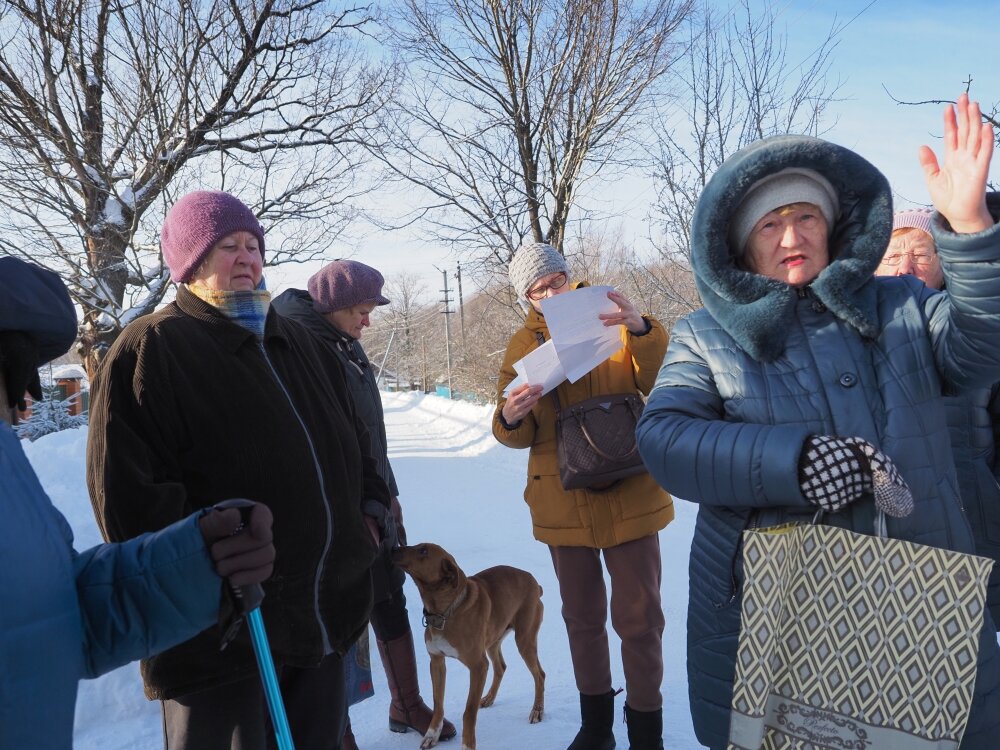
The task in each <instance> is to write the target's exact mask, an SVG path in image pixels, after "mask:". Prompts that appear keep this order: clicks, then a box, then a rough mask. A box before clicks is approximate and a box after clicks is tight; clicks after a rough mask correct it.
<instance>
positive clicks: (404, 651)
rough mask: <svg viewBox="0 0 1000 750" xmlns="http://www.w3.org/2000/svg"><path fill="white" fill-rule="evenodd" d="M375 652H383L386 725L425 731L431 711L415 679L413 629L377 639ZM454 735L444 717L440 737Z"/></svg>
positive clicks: (446, 737) (415, 661)
mask: <svg viewBox="0 0 1000 750" xmlns="http://www.w3.org/2000/svg"><path fill="white" fill-rule="evenodd" d="M377 643H378V652H379V653H380V654H381V655H382V666H383V667H384V668H385V676H386V679H387V681H388V682H389V694H390V695H391V696H392V703H390V704H389V729H391V730H392V731H393V732H405V731H407V730H409V729H415V730H417V731H418V732H419V733H420V734H425V733H426V732H427V727H428V726H429V725H430V723H431V714H432V713H433V712H432V711H431V709H430V708H428V707H427V704H426V703H424V701H423V699H422V698H421V697H420V683H419V682H418V681H417V656H416V654H415V653H414V651H413V633H412V631H409V630H408V631H406V633H405V634H404V635H401V636H400V637H399V638H397V639H396V640H394V641H386V642H382V641H377ZM454 736H455V725H454V724H452V723H451V722H450V721H448V720H447V719H445V720H444V723H443V724H442V726H441V736H440V739H442V740H448V739H451V738H452V737H454Z"/></svg>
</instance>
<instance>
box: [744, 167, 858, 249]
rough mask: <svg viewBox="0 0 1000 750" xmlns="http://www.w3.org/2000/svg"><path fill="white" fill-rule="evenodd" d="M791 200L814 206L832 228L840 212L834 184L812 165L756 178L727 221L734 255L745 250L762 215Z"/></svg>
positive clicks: (785, 204) (829, 227) (791, 201)
mask: <svg viewBox="0 0 1000 750" xmlns="http://www.w3.org/2000/svg"><path fill="white" fill-rule="evenodd" d="M790 203H812V204H813V205H815V206H817V207H818V208H819V210H820V213H822V214H823V218H825V219H826V226H827V229H833V225H834V222H835V221H836V220H837V218H838V216H839V215H840V199H839V198H838V197H837V191H836V190H834V188H833V185H831V184H830V181H829V180H827V179H826V178H825V177H824V176H823V175H821V174H820V173H819V172H817V171H816V170H814V169H800V168H797V167H789V168H788V169H782V170H781V171H780V172H775V173H774V174H769V175H768V176H767V177H762V178H761V179H759V180H757V182H755V183H754V184H753V185H751V186H750V189H749V190H747V194H746V195H745V196H744V197H743V202H742V203H740V205H739V207H738V208H737V209H736V211H735V212H734V213H733V218H732V219H731V220H730V222H729V244H730V246H731V247H732V249H733V252H735V253H736V254H737V255H742V254H743V252H744V251H745V250H746V244H747V240H748V239H749V238H750V232H752V231H753V228H754V225H756V223H757V222H758V221H760V219H761V217H762V216H764V215H765V214H767V213H769V212H771V211H773V210H774V209H776V208H781V207H782V206H787V205H789V204H790Z"/></svg>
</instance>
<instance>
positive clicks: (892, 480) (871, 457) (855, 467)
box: [799, 435, 913, 518]
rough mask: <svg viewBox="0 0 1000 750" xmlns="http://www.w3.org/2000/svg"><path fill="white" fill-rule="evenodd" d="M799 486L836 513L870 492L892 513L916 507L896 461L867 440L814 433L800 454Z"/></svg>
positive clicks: (905, 512)
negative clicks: (893, 461)
mask: <svg viewBox="0 0 1000 750" xmlns="http://www.w3.org/2000/svg"><path fill="white" fill-rule="evenodd" d="M799 486H800V487H801V488H802V494H803V495H804V496H805V497H806V499H807V500H808V501H809V502H811V503H812V504H813V505H816V506H818V507H820V508H822V509H823V510H825V511H828V512H830V513H835V512H836V511H838V510H840V509H841V508H843V507H844V506H846V505H848V504H849V503H853V502H854V501H855V500H858V499H860V498H861V497H863V496H864V495H866V494H872V495H874V497H875V505H877V506H878V507H879V508H880V509H881V510H882V512H883V513H885V514H886V515H888V516H895V517H897V518H902V517H903V516H908V515H909V514H910V513H911V512H912V511H913V495H912V494H911V493H910V488H909V487H908V486H907V484H906V481H905V480H904V479H903V477H902V476H901V475H900V473H899V470H898V469H897V468H896V466H895V464H893V463H892V461H891V460H890V459H889V457H888V456H886V455H885V454H884V453H882V452H881V451H880V450H878V449H877V448H876V447H875V446H874V445H872V444H871V443H869V442H868V441H867V440H862V439H861V438H857V437H849V438H841V437H833V436H830V435H810V436H809V437H808V438H806V441H805V443H803V445H802V453H801V455H800V456H799Z"/></svg>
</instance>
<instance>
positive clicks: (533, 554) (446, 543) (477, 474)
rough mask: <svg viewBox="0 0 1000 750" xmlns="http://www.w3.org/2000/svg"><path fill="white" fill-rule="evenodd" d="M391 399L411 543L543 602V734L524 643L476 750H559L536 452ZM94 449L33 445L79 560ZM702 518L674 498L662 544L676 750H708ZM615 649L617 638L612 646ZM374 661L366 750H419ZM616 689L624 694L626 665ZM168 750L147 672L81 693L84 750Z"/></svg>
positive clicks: (454, 700) (461, 682)
mask: <svg viewBox="0 0 1000 750" xmlns="http://www.w3.org/2000/svg"><path fill="white" fill-rule="evenodd" d="M383 402H384V404H385V412H386V425H387V428H388V437H389V455H390V458H391V460H392V465H393V470H394V472H395V474H396V478H397V480H398V483H399V487H400V493H401V494H400V502H401V503H402V505H403V512H404V518H405V522H406V529H407V535H408V537H409V541H410V543H411V544H413V543H417V542H422V541H426V542H434V543H436V544H440V545H441V546H443V547H444V548H445V549H447V550H448V551H449V552H451V553H452V554H453V555H454V556H455V558H456V559H457V560H458V562H459V564H460V565H461V566H462V568H463V569H464V570H465V571H466V573H475V572H477V571H479V570H482V569H483V568H487V567H490V566H492V565H500V564H507V565H516V566H517V567H520V568H524V569H526V570H528V571H530V572H531V573H532V574H534V576H535V577H536V578H537V579H538V581H539V582H540V583H541V585H542V588H543V589H544V591H545V594H544V597H543V601H544V603H545V607H546V611H545V620H544V622H543V623H542V630H541V633H540V636H539V638H540V640H539V648H538V651H539V657H540V660H541V662H542V667H543V668H544V669H545V672H546V694H545V703H546V706H545V709H546V710H545V717H544V719H543V721H542V722H541V723H540V724H534V725H529V724H528V720H527V719H528V711H529V710H530V709H531V704H532V683H531V677H530V675H529V674H528V670H527V669H526V668H525V666H524V664H523V663H522V662H521V660H520V657H519V656H518V654H517V650H516V649H515V648H514V645H513V643H512V642H510V643H507V644H505V655H506V659H507V663H508V670H507V674H506V676H505V678H504V682H503V684H502V686H501V688H500V694H499V696H498V698H497V702H496V704H495V705H494V706H493V707H491V708H488V709H483V710H482V711H481V712H480V714H479V721H478V727H477V738H478V743H477V744H478V747H479V748H480V750H501V749H502V750H512V749H518V750H520V749H521V748H532V749H533V750H534V749H537V750H562V749H563V748H565V747H566V746H567V745H568V744H569V742H570V740H571V739H572V738H573V735H574V734H575V733H576V730H577V728H578V727H579V702H578V694H577V692H576V687H575V685H574V682H573V671H572V666H571V664H570V657H569V649H568V646H567V644H566V633H565V629H564V627H563V623H562V618H561V617H560V615H559V606H560V605H559V593H558V592H559V589H558V586H557V584H556V580H555V576H554V575H553V573H552V565H551V562H550V559H549V554H548V550H547V548H546V547H545V546H544V545H543V544H540V543H539V542H536V541H535V540H534V539H533V538H532V536H531V522H530V518H529V515H528V510H527V506H525V504H524V501H523V499H522V490H523V487H524V477H525V469H526V463H527V451H513V450H510V449H508V448H505V447H503V446H501V445H499V444H498V443H496V441H495V440H494V439H493V436H492V434H491V432H490V417H491V414H492V410H491V409H490V408H488V407H483V406H476V405H472V404H467V403H459V402H452V401H447V400H445V399H443V398H439V397H437V396H424V395H420V394H416V393H385V394H383ZM86 441H87V436H86V429H77V430H69V431H66V432H61V433H57V434H54V435H50V436H47V437H45V438H42V439H40V440H38V441H36V442H35V443H30V444H28V443H25V450H26V452H27V453H28V457H29V459H30V460H31V462H32V464H33V465H34V467H35V470H36V471H37V472H38V474H39V476H40V478H41V480H42V484H43V486H44V487H45V488H46V490H47V491H48V492H49V494H50V496H51V497H52V500H53V502H55V504H56V505H57V506H58V507H59V509H60V510H62V512H63V513H64V514H65V515H66V516H67V518H68V519H69V521H70V524H71V525H72V526H73V529H74V532H75V534H76V540H77V541H76V546H77V548H78V549H84V548H86V547H88V546H91V545H93V544H97V543H99V542H100V534H99V533H98V531H97V527H96V524H95V523H94V519H93V515H92V513H91V509H90V502H89V500H88V498H87V491H86V484H85V480H84V463H85V454H86ZM694 516H695V507H694V506H693V505H691V504H689V503H686V502H684V501H677V520H676V521H674V523H673V524H671V525H670V526H668V527H667V528H666V529H665V530H664V531H663V532H661V533H660V544H661V547H662V550H663V573H664V574H663V601H664V610H665V612H666V617H667V627H666V632H665V635H664V649H663V651H664V660H665V667H666V676H665V679H664V684H663V695H664V742H665V746H666V747H670V748H675V749H676V750H689V749H690V750H693V749H694V748H697V747H699V745H698V743H697V741H696V740H695V739H694V732H693V730H692V728H691V720H690V717H689V716H688V704H687V683H686V677H685V672H684V644H685V633H684V618H685V608H686V595H687V556H688V550H689V547H690V542H691V534H692V529H693V526H694ZM406 587H407V588H406V595H407V599H408V602H409V611H410V621H411V623H412V625H413V629H414V633H415V635H416V637H417V641H418V647H417V657H418V660H419V662H420V670H421V686H422V688H423V694H424V697H425V698H426V699H427V701H428V702H430V698H431V696H430V676H429V673H428V668H427V655H426V652H425V651H424V650H423V648H422V646H421V643H422V626H421V624H420V617H421V606H420V598H419V596H418V594H417V591H416V589H415V588H414V586H413V584H412V582H410V581H407V584H406ZM612 638H613V634H612ZM617 648H618V643H617V641H616V640H614V639H613V640H612V649H613V650H617ZM372 660H373V662H374V668H373V671H374V676H375V696H374V697H373V698H371V699H369V700H367V701H365V702H363V703H361V704H359V705H357V706H354V707H353V708H352V709H351V722H352V724H353V726H354V733H355V736H356V737H357V740H358V745H359V747H361V748H362V750H376V749H378V750H381V749H382V748H386V749H387V750H395V749H397V748H410V749H411V750H415V749H416V748H418V747H419V745H420V737H419V736H418V735H417V734H415V733H413V732H410V733H408V734H404V735H400V734H394V733H392V732H390V731H389V730H388V727H387V712H388V701H389V698H388V690H387V688H386V684H385V675H384V673H383V672H382V671H381V666H380V665H379V664H378V652H377V650H376V649H374V644H373V649H372ZM612 661H613V663H614V662H615V661H616V660H615V659H613V660H612ZM618 661H620V660H618ZM615 684H616V686H620V687H621V686H624V680H623V679H622V675H621V670H620V667H618V668H617V671H616V673H615ZM467 691H468V671H467V670H466V669H465V667H463V666H462V665H461V664H460V663H458V662H457V661H454V660H449V661H448V681H447V696H446V706H447V715H448V717H449V718H451V719H452V720H453V721H454V722H455V723H456V724H460V722H461V714H462V710H463V708H464V704H465V697H466V694H467ZM623 701H624V696H619V698H618V704H619V713H618V716H619V717H621V706H622V705H623ZM615 734H616V736H617V739H618V746H619V747H621V748H627V747H628V740H627V739H626V731H625V726H624V724H623V723H622V721H621V720H620V719H619V720H618V721H617V722H616V728H615ZM458 745H459V743H458V742H457V741H455V740H452V741H448V742H445V743H442V745H441V747H442V748H444V750H448V749H449V748H452V750H459V747H458ZM161 746H162V741H161V729H160V713H159V706H158V704H156V703H149V702H147V701H146V700H145V698H144V697H143V694H142V684H141V681H140V679H139V674H138V667H137V666H136V665H129V666H127V667H123V668H122V669H119V670H117V671H116V672H113V673H111V674H109V675H106V676H104V677H102V678H101V679H99V680H94V681H91V682H87V683H84V684H83V685H82V686H81V691H80V698H79V701H78V704H77V716H76V730H75V747H76V748H77V750H97V749H98V748H100V750H140V749H143V750H145V749H146V748H158V747H161Z"/></svg>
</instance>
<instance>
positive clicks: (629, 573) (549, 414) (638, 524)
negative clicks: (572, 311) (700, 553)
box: [493, 243, 674, 750]
mask: <svg viewBox="0 0 1000 750" xmlns="http://www.w3.org/2000/svg"><path fill="white" fill-rule="evenodd" d="M509 275H510V280H511V283H512V284H513V285H514V289H515V290H516V291H517V294H518V297H519V298H522V299H524V300H526V301H527V303H528V304H529V305H530V309H529V310H528V316H527V318H526V319H525V321H524V327H523V328H521V329H520V330H519V331H517V332H516V333H515V334H514V336H513V337H512V338H511V341H510V343H509V344H508V346H507V353H506V355H505V356H504V361H503V366H502V368H501V370H500V379H499V383H498V384H497V385H498V389H499V390H498V394H499V396H498V402H499V403H498V404H497V409H496V413H495V414H494V417H493V434H494V435H495V436H496V439H497V440H499V441H500V442H501V443H503V444H504V445H506V446H509V447H511V448H528V449H529V450H530V454H529V457H528V483H527V487H526V488H525V491H524V499H525V501H526V502H527V503H528V506H529V508H530V509H531V518H532V524H533V527H534V535H535V538H536V539H538V540H539V541H540V542H544V543H545V544H547V545H548V546H549V550H550V553H551V555H552V563H553V565H554V567H555V571H556V577H557V578H558V580H559V593H560V596H561V598H562V614H563V620H564V621H565V623H566V631H567V634H568V636H569V646H570V653H571V656H572V660H573V671H574V674H575V676H576V683H577V688H578V689H579V691H580V711H581V717H582V726H581V728H580V731H579V733H578V734H577V736H576V738H575V739H574V740H573V742H572V744H570V745H569V749H570V750H608V749H609V748H613V747H614V744H615V743H614V734H613V732H612V725H613V723H614V696H615V691H614V689H613V685H612V682H611V658H610V650H609V647H608V634H607V628H606V622H607V617H608V596H607V591H606V589H605V585H604V571H603V569H602V565H601V556H602V555H603V557H604V564H605V565H606V566H607V569H608V573H609V574H610V577H611V587H612V592H613V598H612V601H611V606H610V610H611V623H612V626H613V627H614V629H615V632H616V633H617V634H618V636H619V637H620V638H621V641H622V666H623V669H624V673H625V689H626V696H625V715H626V718H627V721H628V735H629V741H630V743H631V747H632V748H633V750H643V749H645V748H648V749H650V750H657V749H658V748H662V747H663V744H662V696H661V694H660V684H661V682H662V680H663V658H662V635H663V624H664V620H663V610H662V608H661V606H660V578H661V568H660V546H659V537H658V536H657V532H658V531H659V530H660V529H662V528H663V527H665V526H666V525H667V524H668V523H670V521H671V520H672V519H673V517H674V509H673V503H672V501H671V499H670V496H669V495H668V494H667V493H666V492H664V491H663V490H662V489H660V488H659V487H658V486H657V484H656V482H654V481H653V480H652V478H651V477H650V476H649V475H648V474H639V475H636V476H632V477H628V478H627V479H624V480H621V481H620V482H618V483H616V484H614V485H613V486H611V487H609V488H598V489H593V490H590V489H588V490H565V489H563V487H562V484H561V482H560V479H559V466H558V459H557V457H556V409H555V405H554V403H553V399H551V398H549V397H545V398H542V396H541V392H542V386H541V385H535V384H531V383H527V384H524V385H520V386H516V387H515V388H513V389H512V390H511V391H510V393H509V394H508V397H507V398H504V396H503V393H504V390H505V389H506V387H507V385H508V384H509V383H510V382H511V381H512V380H514V377H515V371H514V363H515V362H518V361H519V360H521V359H522V358H524V357H525V355H527V354H528V353H529V352H532V351H534V350H535V349H537V348H538V347H539V346H540V345H541V344H542V342H543V341H547V340H549V331H548V327H547V325H546V322H545V317H544V316H543V315H542V310H541V302H542V300H544V299H546V298H547V297H551V296H555V295H559V294H563V293H565V292H569V291H571V290H572V289H576V288H577V287H579V286H585V284H582V283H580V284H571V283H570V280H569V268H568V267H567V265H566V259H565V258H564V257H563V256H562V255H561V254H560V253H559V251H557V250H556V249H555V248H553V247H552V246H551V245H546V244H544V243H532V244H528V245H524V246H522V247H521V248H520V249H519V250H518V251H517V253H515V255H514V258H513V260H512V261H511V263H510V267H509ZM608 298H609V299H610V300H611V301H612V302H614V303H615V304H616V305H617V307H618V309H617V310H616V311H613V312H609V313H602V314H600V315H599V316H598V317H599V318H600V320H602V321H603V323H604V325H606V326H619V327H620V331H621V337H622V342H623V348H621V349H619V350H618V351H617V352H616V353H615V354H613V355H611V357H609V358H608V359H606V360H605V361H604V362H602V363H601V364H599V365H598V366H597V367H595V368H594V369H593V370H591V371H590V372H589V373H587V374H586V375H584V376H583V377H582V378H580V379H579V380H578V381H576V382H575V383H569V382H566V381H564V382H562V383H561V384H560V385H559V386H558V388H557V389H556V392H557V393H558V397H559V402H560V404H562V405H563V406H568V405H570V404H574V403H577V402H580V401H584V400H586V399H588V398H592V397H594V396H599V395H608V394H612V393H623V392H629V393H641V394H643V395H645V394H646V393H648V392H649V389H650V388H651V387H652V384H653V379H654V377H655V375H656V371H657V369H658V368H659V366H660V363H661V361H662V360H663V355H664V352H665V351H666V347H667V335H666V332H665V331H664V330H663V326H661V325H660V324H659V323H658V322H657V321H656V320H654V319H653V318H651V317H649V316H643V315H641V314H640V313H639V312H638V310H637V309H636V307H635V306H634V305H633V304H632V303H631V302H629V301H628V300H627V299H626V298H625V297H624V296H622V295H621V294H619V293H618V292H616V291H611V292H609V293H608Z"/></svg>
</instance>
